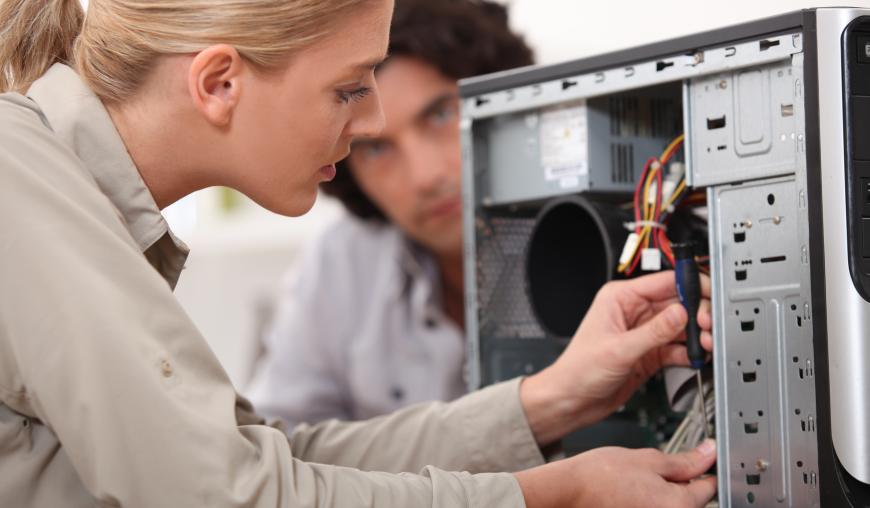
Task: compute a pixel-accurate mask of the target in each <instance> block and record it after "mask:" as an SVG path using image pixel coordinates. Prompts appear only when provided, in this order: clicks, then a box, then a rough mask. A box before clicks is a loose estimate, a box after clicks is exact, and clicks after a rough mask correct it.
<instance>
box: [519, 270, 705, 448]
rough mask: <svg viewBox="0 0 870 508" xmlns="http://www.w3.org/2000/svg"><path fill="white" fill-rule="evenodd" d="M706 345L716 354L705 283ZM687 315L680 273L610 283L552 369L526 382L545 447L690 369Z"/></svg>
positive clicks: (530, 412) (535, 428) (532, 420)
mask: <svg viewBox="0 0 870 508" xmlns="http://www.w3.org/2000/svg"><path fill="white" fill-rule="evenodd" d="M701 293H702V297H703V299H702V301H701V307H700V309H699V311H698V316H697V318H698V323H699V324H700V326H701V329H702V334H701V343H702V345H703V346H704V348H705V349H707V350H708V351H709V350H711V349H712V336H711V335H710V327H711V325H712V318H711V316H710V301H709V297H710V279H709V278H707V277H706V276H702V277H701ZM686 321H687V315H686V311H685V309H684V308H683V306H682V305H681V304H680V303H679V301H678V298H677V293H676V284H675V281H674V273H673V272H671V271H668V272H661V273H657V274H654V275H648V276H645V277H639V278H637V279H631V280H626V281H616V282H611V283H608V284H607V285H605V286H604V287H603V288H602V289H601V290H600V291H599V292H598V295H596V297H595V301H594V302H593V303H592V306H591V307H590V308H589V312H588V313H587V314H586V317H585V318H584V319H583V322H582V323H581V324H580V328H579V329H578V330H577V333H576V334H575V335H574V338H573V339H572V340H571V343H570V344H569V345H568V347H567V348H566V349H565V352H564V353H562V355H561V356H560V357H559V359H558V360H556V362H555V363H553V365H551V366H549V367H547V368H546V369H544V370H543V371H541V372H539V373H538V374H535V375H534V376H531V377H529V378H527V379H526V380H524V381H523V384H522V386H521V389H520V398H521V400H522V402H523V407H524V408H525V410H526V416H527V418H528V420H529V424H530V426H531V428H532V432H533V433H534V435H535V437H536V438H537V440H538V443H539V444H540V445H542V446H545V445H547V444H550V443H552V442H554V441H556V440H558V439H561V438H562V437H563V436H564V435H565V434H567V433H569V432H571V431H573V430H575V429H577V428H580V427H584V426H586V425H590V424H592V423H595V422H597V421H599V420H601V419H603V418H605V417H606V416H608V415H609V414H611V413H612V412H613V411H615V410H617V409H618V408H619V407H621V406H622V405H624V404H625V403H626V402H627V401H628V399H629V398H630V397H631V395H632V394H633V393H634V392H635V390H637V388H638V387H639V386H640V385H642V384H643V383H645V382H646V381H647V380H648V379H649V378H650V376H652V375H653V374H655V373H656V372H658V371H659V370H660V369H661V368H662V367H665V366H675V365H680V366H685V365H688V364H689V359H688V356H687V354H686V347H685V345H684V344H682V343H681V341H682V342H684V341H685V327H686Z"/></svg>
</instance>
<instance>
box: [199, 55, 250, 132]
mask: <svg viewBox="0 0 870 508" xmlns="http://www.w3.org/2000/svg"><path fill="white" fill-rule="evenodd" d="M243 68H244V62H243V61H242V57H241V55H239V52H238V51H236V49H235V48H233V47H232V46H229V45H226V44H217V45H214V46H209V47H208V48H206V49H204V50H202V51H200V52H199V53H198V54H197V55H196V56H195V57H194V58H193V61H192V62H191V64H190V70H189V71H188V76H187V87H188V92H189V93H190V97H191V99H192V100H193V105H194V107H195V108H196V110H197V111H199V112H200V113H201V114H202V115H203V117H204V118H205V119H206V120H207V121H208V122H209V123H211V124H213V125H215V126H217V127H225V126H226V125H228V124H229V122H230V120H231V119H232V116H233V111H234V110H235V107H236V105H237V104H238V103H239V97H240V95H241V86H242V84H241V82H242V80H241V74H242V70H243Z"/></svg>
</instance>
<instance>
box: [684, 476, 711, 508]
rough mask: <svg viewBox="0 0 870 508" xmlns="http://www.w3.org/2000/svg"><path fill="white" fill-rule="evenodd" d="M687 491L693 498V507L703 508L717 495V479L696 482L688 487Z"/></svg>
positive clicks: (708, 478) (703, 479)
mask: <svg viewBox="0 0 870 508" xmlns="http://www.w3.org/2000/svg"><path fill="white" fill-rule="evenodd" d="M686 490H687V491H688V492H689V496H690V497H691V498H692V506H697V507H698V508H703V506H705V505H706V504H707V503H709V502H710V500H711V499H713V496H715V495H716V477H715V476H708V477H707V478H701V479H700V480H695V481H693V482H691V483H690V484H688V485H687V486H686Z"/></svg>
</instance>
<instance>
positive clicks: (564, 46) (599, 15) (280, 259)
mask: <svg viewBox="0 0 870 508" xmlns="http://www.w3.org/2000/svg"><path fill="white" fill-rule="evenodd" d="M82 1H83V3H84V4H85V5H87V0H82ZM435 1H437V0H435ZM503 3H506V4H508V5H509V7H510V12H511V19H512V26H513V27H514V28H515V29H516V30H517V31H518V32H520V33H522V34H524V35H525V36H526V37H527V41H528V42H529V43H530V44H531V45H532V46H533V48H534V49H535V51H536V55H537V60H538V62H539V63H553V62H558V61H563V60H570V59H574V58H580V57H585V56H591V55H595V54H600V53H603V52H608V51H613V50H617V49H623V48H628V47H633V46H639V45H643V44H648V43H651V42H656V41H660V40H664V39H669V38H673V37H678V36H681V35H686V34H690V33H694V32H699V31H704V30H709V29H713V28H718V27H723V26H727V25H730V24H735V23H739V22H743V21H748V20H753V19H758V18H762V17H766V16H770V15H773V14H777V13H783V12H788V11H792V10H796V9H800V8H804V7H810V6H831V5H837V4H838V3H841V2H837V1H809V0H724V1H709V0H633V1H617V0H611V1H607V0H605V1H596V2H592V1H578V0H503ZM849 3H850V4H851V5H853V6H864V7H870V0H851V1H850V2H849ZM214 200H215V194H214V193H213V192H209V191H206V192H204V193H202V194H201V195H200V196H199V197H198V198H196V199H194V200H189V201H188V202H186V203H183V204H181V205H180V206H178V207H175V209H172V210H169V212H168V213H169V215H171V222H173V223H174V224H175V226H174V228H175V229H178V233H179V234H180V236H181V237H182V238H184V239H185V240H186V241H187V242H188V244H189V245H190V246H191V247H192V249H193V253H192V255H191V257H190V259H189V262H188V265H187V269H186V270H185V272H184V274H183V275H182V279H181V282H180V284H179V287H178V290H177V295H178V297H179V299H180V300H181V302H182V304H183V305H184V307H185V308H186V309H187V311H188V313H189V314H190V315H191V317H192V318H193V320H194V322H195V323H196V324H197V325H198V326H199V327H200V329H201V331H202V332H203V334H204V335H205V337H206V339H207V340H208V341H209V343H210V344H211V346H212V348H213V349H214V351H215V353H216V354H217V356H218V357H219V358H220V360H221V361H222V363H223V364H224V366H225V367H226V369H227V371H228V372H229V374H230V377H231V378H232V379H233V381H234V382H235V383H236V385H237V386H242V385H243V384H244V382H245V381H246V380H247V378H248V376H249V374H250V370H251V361H252V359H253V357H254V355H255V351H256V341H255V337H256V333H257V330H258V329H259V321H258V319H259V316H260V314H261V310H262V304H263V302H264V300H266V299H268V297H269V295H271V294H273V293H274V291H275V290H276V288H277V286H278V281H279V280H280V277H281V274H282V273H283V272H284V271H285V270H286V269H287V268H288V267H289V266H290V265H291V264H292V262H293V261H294V259H295V256H296V253H297V252H298V250H299V249H300V248H301V247H302V246H304V244H305V243H306V242H307V241H308V240H309V239H310V238H311V237H312V236H313V235H315V234H318V232H319V231H321V230H322V229H323V228H324V227H325V225H327V224H329V223H330V222H331V221H333V220H335V218H336V217H338V216H340V215H341V210H340V208H339V206H338V205H336V203H335V202H332V201H324V202H321V203H319V204H318V205H317V206H316V207H315V210H314V212H312V214H310V215H309V216H306V217H304V218H301V219H286V218H280V217H277V216H275V215H273V214H270V213H268V212H265V211H263V210H261V209H259V208H257V207H256V205H252V204H245V205H243V206H242V207H240V208H239V209H238V210H236V211H234V212H231V213H227V212H224V211H221V210H219V209H218V208H217V207H215V206H214V204H213V203H214Z"/></svg>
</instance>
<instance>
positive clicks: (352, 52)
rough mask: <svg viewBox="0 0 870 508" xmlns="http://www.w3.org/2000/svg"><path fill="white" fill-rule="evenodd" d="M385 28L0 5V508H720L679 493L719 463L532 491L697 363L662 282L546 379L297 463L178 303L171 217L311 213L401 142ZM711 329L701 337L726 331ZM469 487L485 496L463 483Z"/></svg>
mask: <svg viewBox="0 0 870 508" xmlns="http://www.w3.org/2000/svg"><path fill="white" fill-rule="evenodd" d="M392 8H393V5H392V0H330V1H323V0H263V1H254V0H149V1H147V2H142V1H138V0H91V2H90V5H89V12H88V14H87V16H86V17H84V18H83V14H82V12H81V8H80V7H79V4H78V0H4V1H3V2H2V3H0V65H2V68H0V91H11V92H12V93H7V94H4V95H0V182H2V185H0V228H2V229H0V231H2V236H0V256H2V258H0V259H2V263H0V280H2V282H3V290H2V292H0V323H2V325H0V504H2V505H3V506H16V507H17V506H38V507H42V506H69V507H77V506H94V505H101V506H104V505H108V506H160V507H163V506H185V507H186V506H257V507H266V506H371V505H378V506H402V507H407V506H420V505H430V506H522V505H523V504H524V502H525V503H526V504H527V505H528V506H531V507H535V506H581V505H583V506H598V505H601V504H602V502H603V500H605V499H606V500H607V501H608V502H610V503H616V504H617V505H620V506H630V505H632V503H643V505H644V506H653V505H656V503H661V505H662V506H701V505H703V503H704V501H706V499H708V498H709V497H710V496H712V494H713V492H714V490H715V484H714V482H713V481H712V480H711V479H704V480H698V481H695V482H692V483H689V484H685V482H688V481H689V480H691V479H693V478H695V477H696V476H698V475H699V474H700V473H701V472H703V471H704V470H706V469H707V468H708V467H709V466H710V465H711V464H712V462H713V460H714V458H713V453H712V450H711V445H710V443H707V446H706V447H704V448H702V449H699V450H696V451H694V452H692V453H690V454H687V455H684V456H678V457H665V456H662V455H661V454H659V453H658V452H655V451H628V450H620V449H601V450H596V451H594V452H591V453H588V454H583V455H580V456H578V457H575V458H572V459H570V460H567V461H561V462H556V463H553V464H548V465H545V466H540V464H541V463H542V462H543V458H542V456H541V452H540V448H539V447H541V446H546V445H548V444H551V443H553V442H555V441H556V440H557V439H559V438H560V437H561V436H562V435H564V434H565V433H567V432H569V431H571V430H573V429H575V428H577V427H579V426H582V425H586V424H589V423H590V422H593V421H595V420H597V419H600V418H601V417H603V416H604V415H606V414H608V413H609V412H611V411H613V410H614V409H615V408H617V407H619V405H620V404H622V403H623V402H624V401H625V400H626V399H627V398H628V396H629V395H630V394H631V392H632V391H633V390H634V388H636V387H637V386H638V383H640V382H642V381H643V380H644V379H645V378H646V377H648V376H649V375H650V374H651V373H652V372H654V371H655V370H656V369H658V368H659V367H660V366H661V365H663V364H679V363H682V364H685V363H686V355H685V348H684V347H682V346H680V345H676V344H674V343H673V342H674V341H675V340H676V339H677V337H678V336H679V331H680V329H681V327H683V326H684V324H685V320H686V316H685V311H683V310H682V308H681V307H680V306H679V305H678V304H675V303H674V290H673V282H672V280H671V279H669V278H668V277H667V274H664V276H662V277H652V278H647V279H645V280H637V281H633V282H631V283H624V284H620V285H612V286H609V288H608V289H607V290H605V291H602V294H601V295H600V298H599V301H598V303H597V307H593V309H592V310H590V318H588V319H587V320H586V321H585V322H584V324H583V325H582V327H581V329H580V330H579V331H578V334H577V338H576V340H575V341H574V342H573V343H572V344H571V345H570V346H569V348H568V351H567V352H566V354H565V355H564V356H563V357H562V358H561V359H560V360H559V361H558V362H556V363H555V364H554V365H553V366H552V367H551V368H549V369H547V370H545V371H543V372H541V373H540V374H538V375H536V376H533V377H529V378H527V379H525V380H514V381H511V382H507V383H503V384H501V385H497V386H494V387H491V388H488V389H487V390H484V391H482V392H478V393H475V394H471V395H469V396H467V397H465V398H462V399H460V400H458V401H456V402H453V403H450V404H440V405H438V404H435V405H424V406H417V407H414V408H410V409H407V410H405V411H402V412H400V413H397V414H394V415H392V416H388V417H384V418H381V419H378V420H374V421H371V422H363V423H356V424H340V423H336V422H329V423H325V424H321V425H319V426H316V427H301V428H299V429H297V430H296V431H295V432H294V433H293V435H292V436H291V438H290V440H289V442H288V440H287V438H286V437H285V436H284V435H283V433H282V432H281V431H280V430H278V429H274V428H271V427H268V426H265V425H262V423H263V422H262V420H261V419H260V418H259V417H257V416H256V415H255V414H254V412H253V410H252V409H251V407H250V405H249V404H247V402H246V401H244V400H243V399H241V398H239V397H238V396H237V395H236V393H235V391H234V389H233V387H232V386H231V384H230V382H229V380H228V378H227V376H226V374H225V373H224V372H223V370H222V369H221V367H220V365H219V364H218V362H217V360H216V359H215V358H214V356H213V355H212V354H211V352H210V351H209V349H208V347H207V345H206V343H205V342H204V341H203V339H202V338H201V337H200V336H199V334H198V333H197V331H196V330H195V328H194V327H193V325H192V324H191V323H190V321H189V320H188V318H187V317H186V315H185V314H184V312H183V311H182V310H181V309H180V307H179V306H178V304H177V303H176V302H175V300H174V299H173V297H172V294H171V288H172V287H173V286H174V284H175V281H176V279H177V277H178V274H179V272H180V270H181V267H182V265H183V263H184V259H185V257H186V253H187V249H186V248H185V247H184V245H183V244H181V242H179V241H178V240H177V239H176V238H175V237H174V236H173V235H172V234H171V232H170V231H169V230H168V228H167V227H166V223H165V222H164V221H163V219H162V217H161V215H160V209H161V208H163V207H165V206H167V205H169V204H170V203H172V202H174V201H176V200H178V199H179V198H181V197H183V196H184V195H186V194H189V193H190V192H192V191H194V190H197V189H200V188H203V187H206V186H210V185H228V186H232V187H234V188H236V189H238V190H240V191H242V192H244V193H246V194H247V195H248V196H250V197H252V198H253V199H255V200H256V201H257V202H258V203H260V204H261V205H263V206H264V207H266V208H268V209H270V210H272V211H275V212H277V213H282V214H285V215H299V214H302V213H304V212H305V211H307V210H308V209H309V208H310V207H311V205H312V203H313V202H314V199H315V196H316V190H317V185H318V184H319V183H320V182H322V181H324V180H328V179H330V178H332V176H334V172H335V169H334V166H333V164H334V163H335V162H336V161H337V160H339V159H341V158H342V157H344V156H345V155H346V154H347V147H348V144H349V142H350V140H351V139H352V138H353V137H355V136H366V135H372V134H375V133H377V132H378V130H379V129H380V127H381V125H382V123H383V119H382V113H381V111H380V106H379V102H378V99H377V88H376V84H375V82H374V75H373V69H374V67H375V66H376V65H377V64H378V62H380V61H382V60H383V59H384V56H385V53H386V49H387V48H386V45H387V42H386V41H387V34H388V28H389V22H390V16H391V12H392ZM699 317H700V319H702V322H703V323H704V326H705V327H706V328H707V329H709V324H710V323H709V312H708V311H706V309H705V311H702V313H701V314H700V316H699ZM706 342H707V344H708V345H709V337H706ZM488 436H493V437H488ZM291 450H292V452H291ZM305 461H308V462H305ZM324 464H331V465H324ZM343 466H350V467H343ZM535 466H539V467H535ZM351 467H352V468H357V469H352V468H351ZM424 468H425V469H424ZM527 468H531V469H528V470H527V471H522V472H520V473H517V474H516V475H512V474H508V473H488V472H494V471H519V470H523V469H527ZM421 469H423V473H422V474H421V475H415V474H404V475H398V474H391V473H399V472H417V471H420V470H421ZM461 469H465V470H469V471H472V472H475V473H478V474H473V475H472V474H469V473H450V472H447V471H446V470H461ZM365 471H384V472H365ZM613 472H616V473H613ZM626 477H629V478H631V481H632V484H633V485H634V486H635V488H633V489H631V491H630V492H625V489H621V488H620V486H621V485H622V481H623V479H624V478H626ZM672 482H673V483H672ZM651 500H652V502H651Z"/></svg>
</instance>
